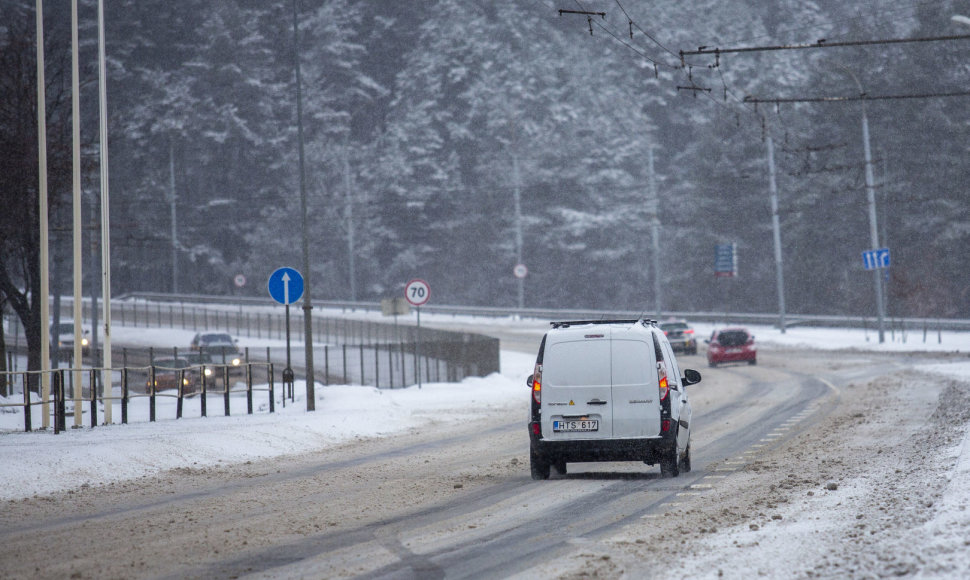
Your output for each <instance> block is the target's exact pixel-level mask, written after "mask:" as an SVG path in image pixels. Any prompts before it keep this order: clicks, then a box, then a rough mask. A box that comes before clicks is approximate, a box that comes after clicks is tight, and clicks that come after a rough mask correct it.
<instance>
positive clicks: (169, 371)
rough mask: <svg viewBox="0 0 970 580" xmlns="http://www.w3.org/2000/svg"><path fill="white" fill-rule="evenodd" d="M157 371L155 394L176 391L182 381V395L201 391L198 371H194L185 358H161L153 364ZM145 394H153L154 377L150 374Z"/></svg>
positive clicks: (146, 382)
mask: <svg viewBox="0 0 970 580" xmlns="http://www.w3.org/2000/svg"><path fill="white" fill-rule="evenodd" d="M152 366H153V367H154V369H155V392H156V393H157V392H159V391H167V390H176V389H178V388H179V380H181V381H182V393H183V394H188V393H194V392H196V391H197V390H198V389H199V372H198V369H192V368H191V365H190V364H189V361H187V360H185V359H184V358H159V359H155V362H154V363H153V364H152ZM145 392H146V393H149V394H150V393H151V392H152V376H151V372H149V374H148V380H147V381H145Z"/></svg>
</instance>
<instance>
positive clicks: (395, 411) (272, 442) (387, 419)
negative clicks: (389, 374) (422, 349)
mask: <svg viewBox="0 0 970 580" xmlns="http://www.w3.org/2000/svg"><path fill="white" fill-rule="evenodd" d="M531 367H532V356H531V355H525V354H519V353H503V354H502V368H503V369H505V370H504V371H503V374H492V375H489V376H488V377H483V378H469V379H466V380H464V381H462V382H461V383H432V384H427V385H423V387H422V388H420V389H419V388H418V387H410V388H407V389H375V388H372V387H360V386H329V387H324V386H322V385H320V384H318V385H317V388H316V389H315V394H316V401H317V404H316V410H315V411H313V412H311V413H308V412H306V410H305V409H306V403H305V395H306V384H305V383H304V382H302V381H297V382H295V383H294V394H295V398H296V400H295V401H294V402H290V401H287V403H286V407H285V408H284V407H283V405H282V400H281V393H280V391H279V390H277V395H276V396H277V400H276V413H273V414H270V413H267V412H266V410H265V409H261V410H260V411H259V412H258V413H256V414H254V415H246V399H245V396H244V394H241V393H234V394H233V396H232V401H231V402H232V405H231V411H232V416H230V417H223V416H221V415H222V398H221V396H213V397H211V399H212V400H211V401H210V402H209V405H208V406H209V416H208V417H200V416H199V411H198V406H199V405H198V398H197V397H195V398H190V399H186V401H187V402H186V409H187V410H186V417H187V418H183V419H179V420H175V419H174V417H175V404H176V402H175V399H172V398H162V397H159V399H158V405H159V407H158V410H157V414H158V417H159V421H158V422H156V423H151V422H149V421H148V416H147V405H140V406H137V407H136V406H135V405H133V406H132V411H131V416H130V417H129V420H130V423H129V424H127V425H112V426H108V427H98V428H96V429H88V428H84V429H78V430H73V429H68V430H67V431H66V432H63V433H61V434H59V435H54V434H53V431H42V432H37V431H35V432H32V433H23V432H11V433H5V434H4V435H3V436H0V466H2V467H0V500H2V499H15V498H21V497H29V496H32V495H35V494H47V493H53V492H56V491H62V490H66V489H72V488H76V487H79V486H81V485H84V484H88V485H97V484H103V483H108V482H113V481H121V480H127V479H133V478H136V477H141V476H144V475H150V474H153V473H158V472H160V471H165V470H168V469H175V468H179V467H202V466H206V465H218V464H230V463H240V462H245V461H251V460H256V459H265V458H270V457H278V456H282V455H295V454H300V453H306V452H310V451H314V450H319V449H321V448H323V447H327V446H333V445H337V444H340V443H344V442H347V441H352V440H354V439H355V438H365V437H381V436H387V435H389V434H393V433H399V432H403V431H406V430H408V429H412V428H416V427H420V426H422V425H427V424H428V423H429V422H431V421H445V422H448V421H450V422H457V421H462V420H466V419H468V418H469V416H470V414H477V415H478V416H479V417H480V416H481V415H482V414H483V413H485V412H487V411H489V410H495V411H503V410H504V411H506V413H505V415H504V416H505V417H506V418H507V417H517V416H522V413H521V406H522V404H523V403H522V401H523V400H524V397H527V395H528V390H527V389H526V387H525V382H524V381H525V377H526V376H527V375H528V373H529V372H530V371H531ZM255 399H256V401H255V404H256V405H260V404H262V405H263V406H268V402H267V401H265V393H259V395H258V396H256V397H255ZM141 402H144V400H142V401H141ZM136 409H140V410H139V411H136ZM115 414H116V415H119V414H120V412H119V411H118V409H117V408H116V409H115ZM190 414H191V416H190ZM162 417H164V418H165V420H162V419H161V418H162ZM116 419H117V418H116ZM85 420H87V417H86V416H85ZM68 423H69V424H70V419H69V420H68ZM0 424H2V425H0V426H2V428H3V429H9V430H16V429H18V428H19V429H22V428H23V416H22V414H20V413H17V414H4V415H2V416H0ZM85 424H86V423H85Z"/></svg>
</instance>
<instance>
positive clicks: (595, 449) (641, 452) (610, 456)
mask: <svg viewBox="0 0 970 580" xmlns="http://www.w3.org/2000/svg"><path fill="white" fill-rule="evenodd" d="M529 438H530V443H531V446H532V451H533V452H534V453H535V454H536V455H537V456H538V457H539V458H541V459H542V460H543V461H545V462H547V463H551V464H555V463H559V462H569V463H574V462H585V461H644V462H646V463H649V464H651V465H652V464H654V463H657V462H658V461H659V460H660V455H661V453H662V452H663V451H664V450H667V449H669V447H670V446H671V445H672V444H674V445H675V444H676V440H674V439H673V438H671V437H660V436H658V437H648V438H643V439H580V440H571V441H549V440H546V439H542V438H540V437H539V436H538V435H536V434H535V433H534V432H533V430H532V429H530V430H529Z"/></svg>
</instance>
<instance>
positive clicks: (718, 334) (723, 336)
mask: <svg viewBox="0 0 970 580" xmlns="http://www.w3.org/2000/svg"><path fill="white" fill-rule="evenodd" d="M705 342H707V344H708V347H707V364H708V365H710V366H712V367H716V366H717V365H719V364H721V363H728V362H746V363H748V364H751V365H754V364H758V349H757V348H755V346H754V335H753V334H751V333H750V332H748V329H746V328H724V329H721V330H715V331H714V332H713V333H712V334H711V338H710V339H708V340H707V341H705Z"/></svg>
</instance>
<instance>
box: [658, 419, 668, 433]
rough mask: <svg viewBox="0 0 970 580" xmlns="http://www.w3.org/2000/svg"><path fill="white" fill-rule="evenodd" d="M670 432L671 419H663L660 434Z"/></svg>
mask: <svg viewBox="0 0 970 580" xmlns="http://www.w3.org/2000/svg"><path fill="white" fill-rule="evenodd" d="M667 431H670V419H663V420H661V421H660V432H661V433H666V432H667Z"/></svg>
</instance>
